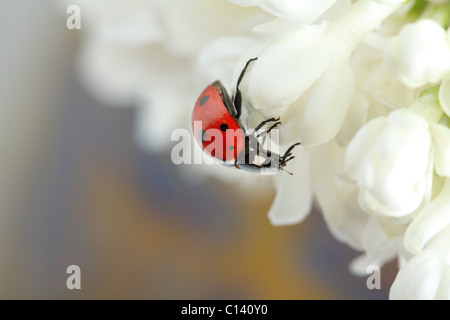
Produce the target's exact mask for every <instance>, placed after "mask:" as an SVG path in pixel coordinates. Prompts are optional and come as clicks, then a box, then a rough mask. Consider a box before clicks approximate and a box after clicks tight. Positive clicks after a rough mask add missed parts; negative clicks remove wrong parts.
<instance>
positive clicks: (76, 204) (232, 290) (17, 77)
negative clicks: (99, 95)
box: [0, 0, 396, 299]
mask: <svg viewBox="0 0 450 320" xmlns="http://www.w3.org/2000/svg"><path fill="white" fill-rule="evenodd" d="M66 19H67V14H66V12H65V10H64V7H63V6H57V5H55V3H54V1H49V0H43V1H33V0H20V1H18V0H0V33H1V35H2V37H1V39H2V41H0V298H1V299H81V298H84V299H386V298H387V297H388V289H389V286H390V284H391V283H392V281H393V279H394V274H395V272H396V267H395V264H393V263H391V264H390V265H388V266H386V267H384V268H383V269H382V271H381V280H382V287H381V290H368V289H367V287H366V278H358V277H355V276H353V275H352V274H350V272H349V271H348V265H349V263H350V262H351V261H352V259H354V258H355V257H356V256H358V254H359V253H358V252H356V251H354V250H352V249H351V248H348V247H347V246H346V245H344V244H341V243H338V242H337V241H336V240H335V239H334V238H333V237H332V236H331V235H330V234H329V232H328V230H327V227H326V225H325V224H324V222H323V220H322V217H321V215H320V213H318V212H312V213H311V214H310V216H309V217H308V218H307V220H306V221H305V222H303V223H302V224H299V225H294V226H289V227H274V226H271V225H270V223H269V220H268V219H267V216H266V214H267V211H268V209H269V208H270V205H271V202H272V199H273V197H274V190H266V191H262V192H263V194H254V193H248V195H247V194H242V193H243V192H245V191H243V190H242V189H239V190H237V189H236V188H233V185H229V184H225V183H221V182H220V181H218V180H217V179H213V178H208V179H206V180H205V181H203V182H201V183H191V182H189V181H188V180H187V179H186V177H185V176H183V175H182V174H181V173H180V170H179V167H177V166H175V165H174V164H172V162H171V160H170V148H168V149H167V150H166V151H165V152H158V153H156V152H154V153H151V152H145V151H143V150H142V149H140V148H138V147H137V146H136V143H135V139H134V136H133V125H134V122H135V118H136V114H135V109H133V108H111V107H110V106H108V105H105V104H104V103H101V102H100V101H98V100H97V99H96V98H95V97H93V96H92V95H91V94H90V93H89V90H86V86H85V85H84V84H83V83H82V81H81V80H80V78H79V77H78V76H77V70H76V65H75V63H74V61H75V59H76V55H77V51H78V47H79V42H80V34H79V31H78V30H68V29H67V28H66ZM188 103H189V102H188ZM191 104H192V103H191ZM73 264H75V265H78V266H79V267H80V268H81V290H68V289H67V287H66V279H67V277H68V276H69V275H68V274H66V269H67V267H68V266H69V265H73Z"/></svg>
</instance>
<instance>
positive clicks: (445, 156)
mask: <svg viewBox="0 0 450 320" xmlns="http://www.w3.org/2000/svg"><path fill="white" fill-rule="evenodd" d="M430 130H431V134H432V136H433V140H434V146H435V158H434V161H435V162H434V169H435V170H436V173H437V174H438V175H440V176H445V177H450V129H449V128H447V127H446V126H444V125H442V124H435V123H433V124H431V125H430Z"/></svg>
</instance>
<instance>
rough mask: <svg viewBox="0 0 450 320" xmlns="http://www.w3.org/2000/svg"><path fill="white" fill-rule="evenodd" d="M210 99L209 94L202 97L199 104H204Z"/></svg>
mask: <svg viewBox="0 0 450 320" xmlns="http://www.w3.org/2000/svg"><path fill="white" fill-rule="evenodd" d="M208 100H209V95H207V96H204V97H203V98H201V99H200V102H199V105H201V106H204V105H205V104H206V102H208Z"/></svg>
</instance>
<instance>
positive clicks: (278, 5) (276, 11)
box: [228, 0, 336, 23]
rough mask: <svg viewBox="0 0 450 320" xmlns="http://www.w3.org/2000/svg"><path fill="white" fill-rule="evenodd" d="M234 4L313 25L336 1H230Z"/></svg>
mask: <svg viewBox="0 0 450 320" xmlns="http://www.w3.org/2000/svg"><path fill="white" fill-rule="evenodd" d="M228 1H230V2H232V3H234V4H237V5H240V6H243V7H250V6H255V5H258V6H260V7H261V9H263V10H265V11H267V12H269V13H271V14H273V15H275V16H277V17H278V18H282V19H287V20H299V21H305V22H306V23H311V22H313V21H314V20H316V19H317V18H318V17H319V16H321V15H322V14H323V13H324V12H325V11H326V10H327V9H328V8H330V7H331V6H332V5H333V4H334V3H335V2H336V0H316V1H310V0H228Z"/></svg>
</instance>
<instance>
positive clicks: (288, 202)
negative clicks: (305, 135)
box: [269, 147, 313, 226]
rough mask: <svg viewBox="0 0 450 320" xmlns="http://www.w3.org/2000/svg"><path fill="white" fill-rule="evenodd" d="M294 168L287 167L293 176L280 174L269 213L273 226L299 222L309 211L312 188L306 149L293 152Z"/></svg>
mask: <svg viewBox="0 0 450 320" xmlns="http://www.w3.org/2000/svg"><path fill="white" fill-rule="evenodd" d="M293 155H294V156H295V159H294V160H292V162H291V163H292V164H295V165H294V166H288V168H287V170H290V171H291V172H292V173H293V175H292V176H291V175H289V174H286V173H285V172H281V174H282V175H281V177H280V181H279V184H278V191H277V194H276V196H275V200H274V201H273V204H272V207H271V208H270V211H269V219H270V222H271V223H272V224H273V225H275V226H280V225H290V224H295V223H298V222H301V221H302V220H303V219H304V218H305V217H306V216H307V215H308V213H309V212H310V211H311V207H312V200H313V194H312V187H311V175H310V154H309V151H308V150H307V149H306V148H303V147H297V148H295V149H294V150H293Z"/></svg>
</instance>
